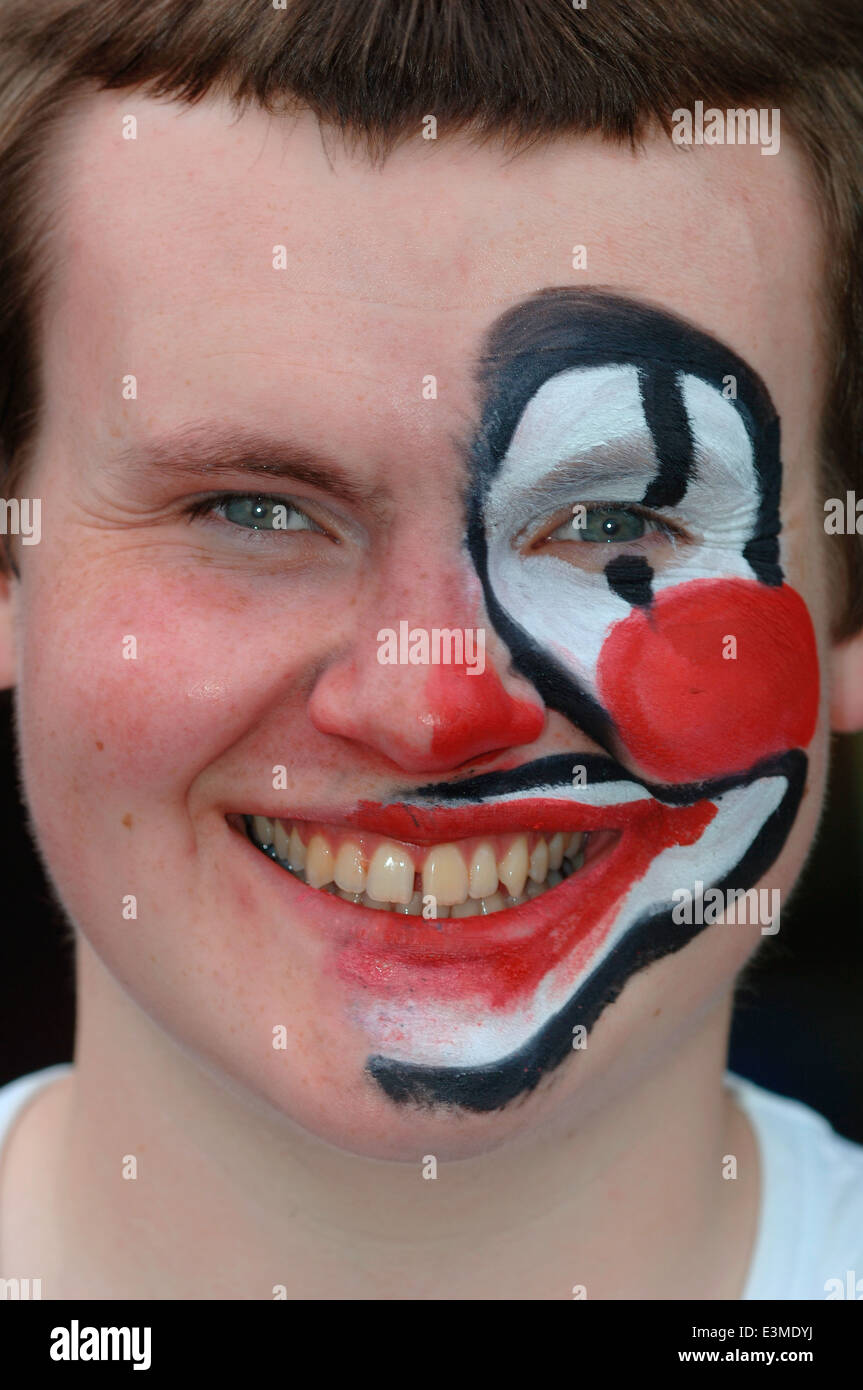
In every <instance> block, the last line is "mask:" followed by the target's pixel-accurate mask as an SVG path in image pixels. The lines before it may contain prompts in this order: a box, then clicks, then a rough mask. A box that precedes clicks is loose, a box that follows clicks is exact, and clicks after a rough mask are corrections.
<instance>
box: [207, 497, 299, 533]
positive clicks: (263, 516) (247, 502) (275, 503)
mask: <svg viewBox="0 0 863 1390" xmlns="http://www.w3.org/2000/svg"><path fill="white" fill-rule="evenodd" d="M214 500H215V503H216V505H215V506H214V510H218V511H220V512H221V514H222V516H223V517H224V519H225V520H226V521H230V522H231V523H232V524H233V525H235V526H246V527H249V528H250V529H251V530H255V531H317V530H318V527H317V526H315V523H314V522H313V521H312V520H311V519H310V518H309V517H307V516H306V515H305V513H304V512H301V511H300V510H299V509H298V508H297V507H294V506H292V504H291V503H290V502H284V501H282V500H280V499H279V498H277V497H260V496H258V497H255V496H251V495H249V496H242V495H235V496H231V497H223V498H217V499H214Z"/></svg>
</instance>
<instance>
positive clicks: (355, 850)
mask: <svg viewBox="0 0 863 1390" xmlns="http://www.w3.org/2000/svg"><path fill="white" fill-rule="evenodd" d="M333 878H334V879H335V880H336V883H337V884H338V886H339V888H343V889H344V890H345V892H346V893H362V892H364V891H365V888H366V861H365V858H364V856H363V852H362V850H361V849H360V847H359V845H356V844H353V842H352V841H350V840H345V843H344V844H343V845H342V846H341V847H340V849H339V852H338V854H337V855H336V862H335V865H334V867H333ZM372 896H373V897H383V898H384V899H386V898H388V897H389V894H387V893H385V894H379V893H375V894H373V895H372Z"/></svg>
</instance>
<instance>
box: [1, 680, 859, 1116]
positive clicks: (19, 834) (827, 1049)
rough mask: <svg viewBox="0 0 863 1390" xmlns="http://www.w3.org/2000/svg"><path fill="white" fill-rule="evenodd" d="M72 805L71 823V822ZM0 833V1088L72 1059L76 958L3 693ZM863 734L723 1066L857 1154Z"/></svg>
mask: <svg viewBox="0 0 863 1390" xmlns="http://www.w3.org/2000/svg"><path fill="white" fill-rule="evenodd" d="M75 813H76V812H75V807H72V806H70V807H69V815H70V816H74V815H75ZM0 830H2V833H3V844H4V846H5V853H4V875H3V876H4V896H5V901H6V905H7V912H6V920H5V923H4V931H3V935H2V971H0V1085H2V1084H3V1083H5V1082H6V1081H11V1080H12V1079H13V1078H14V1077H16V1076H21V1075H23V1074H24V1073H25V1072H29V1071H36V1070H37V1069H39V1068H40V1067H47V1066H50V1065H51V1064H52V1063H54V1062H66V1061H70V1060H71V1058H72V1049H73V1036H74V994H73V989H74V971H73V965H74V956H73V947H72V944H71V941H70V940H69V939H68V937H69V933H68V931H67V930H66V928H65V926H64V924H63V920H62V917H61V914H60V912H59V909H58V908H57V907H55V905H54V902H53V898H52V896H51V893H50V891H49V889H48V887H47V884H46V882H45V877H44V874H43V873H42V868H41V865H40V863H39V861H38V859H37V857H36V854H35V851H34V849H33V846H32V844H31V841H30V838H29V835H28V833H27V830H26V826H25V817H24V811H23V808H22V806H21V804H20V801H19V798H18V791H17V785H16V776H15V766H14V754H13V740H12V727H11V697H10V696H9V695H8V694H3V695H2V696H0ZM861 850H863V737H861V736H859V735H857V736H855V737H854V738H850V737H848V736H841V737H838V738H836V740H835V742H834V750H833V771H832V777H831V786H830V795H829V801H828V805H827V808H826V812H825V816H824V819H823V821H822V824H821V830H820V833H819V836H818V841H817V843H816V846H815V849H814V851H813V853H812V855H811V857H810V860H809V863H808V865H807V868H806V870H805V873H804V877H803V879H802V881H801V883H800V885H799V887H798V890H797V892H796V893H795V895H794V899H793V901H792V902H791V904H790V905H789V906H787V907H786V905H785V904H784V903H783V905H782V918H781V929H780V931H779V932H778V934H777V935H776V936H775V937H765V938H764V940H765V945H764V946H763V948H762V951H761V952H760V953H759V955H758V956H757V957H756V960H755V962H754V963H753V964H752V965H751V966H750V967H749V968H748V970H747V971H746V972H745V974H744V977H743V978H742V980H741V983H740V988H739V991H738V1003H737V1010H736V1014H735V1022H734V1028H733V1031H732V1038H731V1054H730V1066H731V1069H732V1070H733V1071H737V1072H740V1073H741V1074H742V1075H743V1076H748V1077H751V1079H752V1080H753V1081H757V1082H758V1083H759V1084H760V1085H762V1086H766V1087H768V1088H769V1089H770V1090H773V1091H778V1092H780V1093H781V1094H782V1095H787V1096H793V1097H795V1098H796V1099H799V1100H803V1101H805V1102H806V1103H807V1104H808V1105H811V1106H813V1107H814V1108H815V1109H816V1110H819V1111H821V1113H822V1114H823V1115H826V1116H827V1118H828V1119H829V1120H830V1122H831V1123H832V1124H833V1125H834V1126H835V1127H836V1129H838V1130H839V1131H840V1133H842V1134H845V1135H847V1136H848V1137H849V1138H851V1139H856V1140H857V1141H858V1142H861V1143H863V1007H861V1003H863V853H861Z"/></svg>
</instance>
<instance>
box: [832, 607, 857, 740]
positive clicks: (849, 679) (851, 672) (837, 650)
mask: <svg viewBox="0 0 863 1390" xmlns="http://www.w3.org/2000/svg"><path fill="white" fill-rule="evenodd" d="M830 669H831V676H832V682H831V684H832V695H831V699H830V727H831V729H833V730H834V732H835V733H837V734H853V733H857V731H858V730H860V729H863V629H861V630H860V632H857V633H855V634H854V636H853V637H847V638H846V639H845V641H844V642H840V643H837V645H836V646H835V647H834V648H833V653H832V656H831V659H830Z"/></svg>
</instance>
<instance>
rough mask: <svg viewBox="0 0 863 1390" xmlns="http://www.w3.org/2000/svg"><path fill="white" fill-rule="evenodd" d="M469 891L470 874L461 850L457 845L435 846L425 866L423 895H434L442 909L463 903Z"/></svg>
mask: <svg viewBox="0 0 863 1390" xmlns="http://www.w3.org/2000/svg"><path fill="white" fill-rule="evenodd" d="M467 891H468V874H467V868H466V866H465V862H464V859H463V857H462V853H461V850H460V849H459V848H458V846H457V845H435V847H434V849H432V850H430V851H429V853H428V854H427V855H426V862H425V864H424V865H423V893H426V894H428V893H433V894H434V896H435V898H437V902H438V908H439V909H440V908H441V907H452V906H453V904H455V903H463V902H464V900H465V898H466V897H467ZM447 915H448V914H447ZM438 916H439V917H440V916H441V913H440V911H438Z"/></svg>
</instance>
